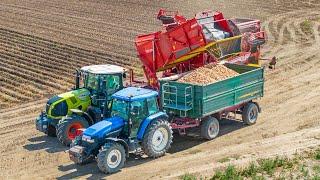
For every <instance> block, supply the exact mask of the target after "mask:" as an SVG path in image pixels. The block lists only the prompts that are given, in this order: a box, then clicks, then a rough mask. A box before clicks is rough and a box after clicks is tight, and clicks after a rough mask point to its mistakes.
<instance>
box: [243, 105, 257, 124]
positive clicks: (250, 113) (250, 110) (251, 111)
mask: <svg viewBox="0 0 320 180" xmlns="http://www.w3.org/2000/svg"><path fill="white" fill-rule="evenodd" d="M258 114H259V107H258V105H257V104H256V103H253V102H250V103H248V104H247V105H245V106H244V108H243V111H242V120H243V122H244V123H246V124H247V125H253V124H255V123H256V122H257V119H258Z"/></svg>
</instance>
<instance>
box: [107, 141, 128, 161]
mask: <svg viewBox="0 0 320 180" xmlns="http://www.w3.org/2000/svg"><path fill="white" fill-rule="evenodd" d="M106 142H117V143H119V144H121V145H122V146H123V147H124V149H125V150H126V156H127V157H129V145H128V143H127V142H126V141H125V140H123V139H118V138H106Z"/></svg>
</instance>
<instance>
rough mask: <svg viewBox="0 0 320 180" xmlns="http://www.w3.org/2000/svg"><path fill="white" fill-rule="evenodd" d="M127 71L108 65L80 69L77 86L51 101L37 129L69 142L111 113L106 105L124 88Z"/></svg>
mask: <svg viewBox="0 0 320 180" xmlns="http://www.w3.org/2000/svg"><path fill="white" fill-rule="evenodd" d="M125 72H126V70H125V69H124V68H123V67H120V66H116V65H108V64H106V65H91V66H85V67H82V68H81V69H80V70H77V71H76V77H75V79H76V83H75V88H73V90H72V91H69V92H66V93H63V94H59V95H55V96H53V97H52V98H50V99H49V100H48V102H47V104H46V107H45V111H43V112H41V114H40V116H39V117H38V118H37V119H36V129H37V130H39V131H41V132H44V133H46V134H47V135H48V136H57V137H58V139H59V141H60V142H61V143H63V144H65V145H69V144H70V143H71V142H72V140H73V139H74V138H75V137H76V136H77V135H78V133H79V131H78V129H82V128H86V127H89V126H90V125H92V124H94V123H96V122H98V121H100V120H101V119H102V118H104V117H108V116H109V114H110V113H109V112H108V108H107V107H106V108H105V106H107V104H108V101H109V100H110V98H111V95H112V94H113V93H115V92H117V91H118V90H120V89H122V88H123V78H125Z"/></svg>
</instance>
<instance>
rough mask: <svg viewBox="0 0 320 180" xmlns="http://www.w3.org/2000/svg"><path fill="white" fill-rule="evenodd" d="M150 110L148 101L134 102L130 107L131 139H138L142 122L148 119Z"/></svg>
mask: <svg viewBox="0 0 320 180" xmlns="http://www.w3.org/2000/svg"><path fill="white" fill-rule="evenodd" d="M147 115H148V109H147V103H146V101H145V100H144V101H134V102H131V106H130V121H131V124H130V137H137V133H138V130H139V127H140V124H141V122H142V121H143V120H144V119H145V118H146V117H147Z"/></svg>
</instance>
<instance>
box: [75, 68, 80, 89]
mask: <svg viewBox="0 0 320 180" xmlns="http://www.w3.org/2000/svg"><path fill="white" fill-rule="evenodd" d="M79 88H80V71H79V70H78V69H77V70H76V87H75V89H79Z"/></svg>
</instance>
